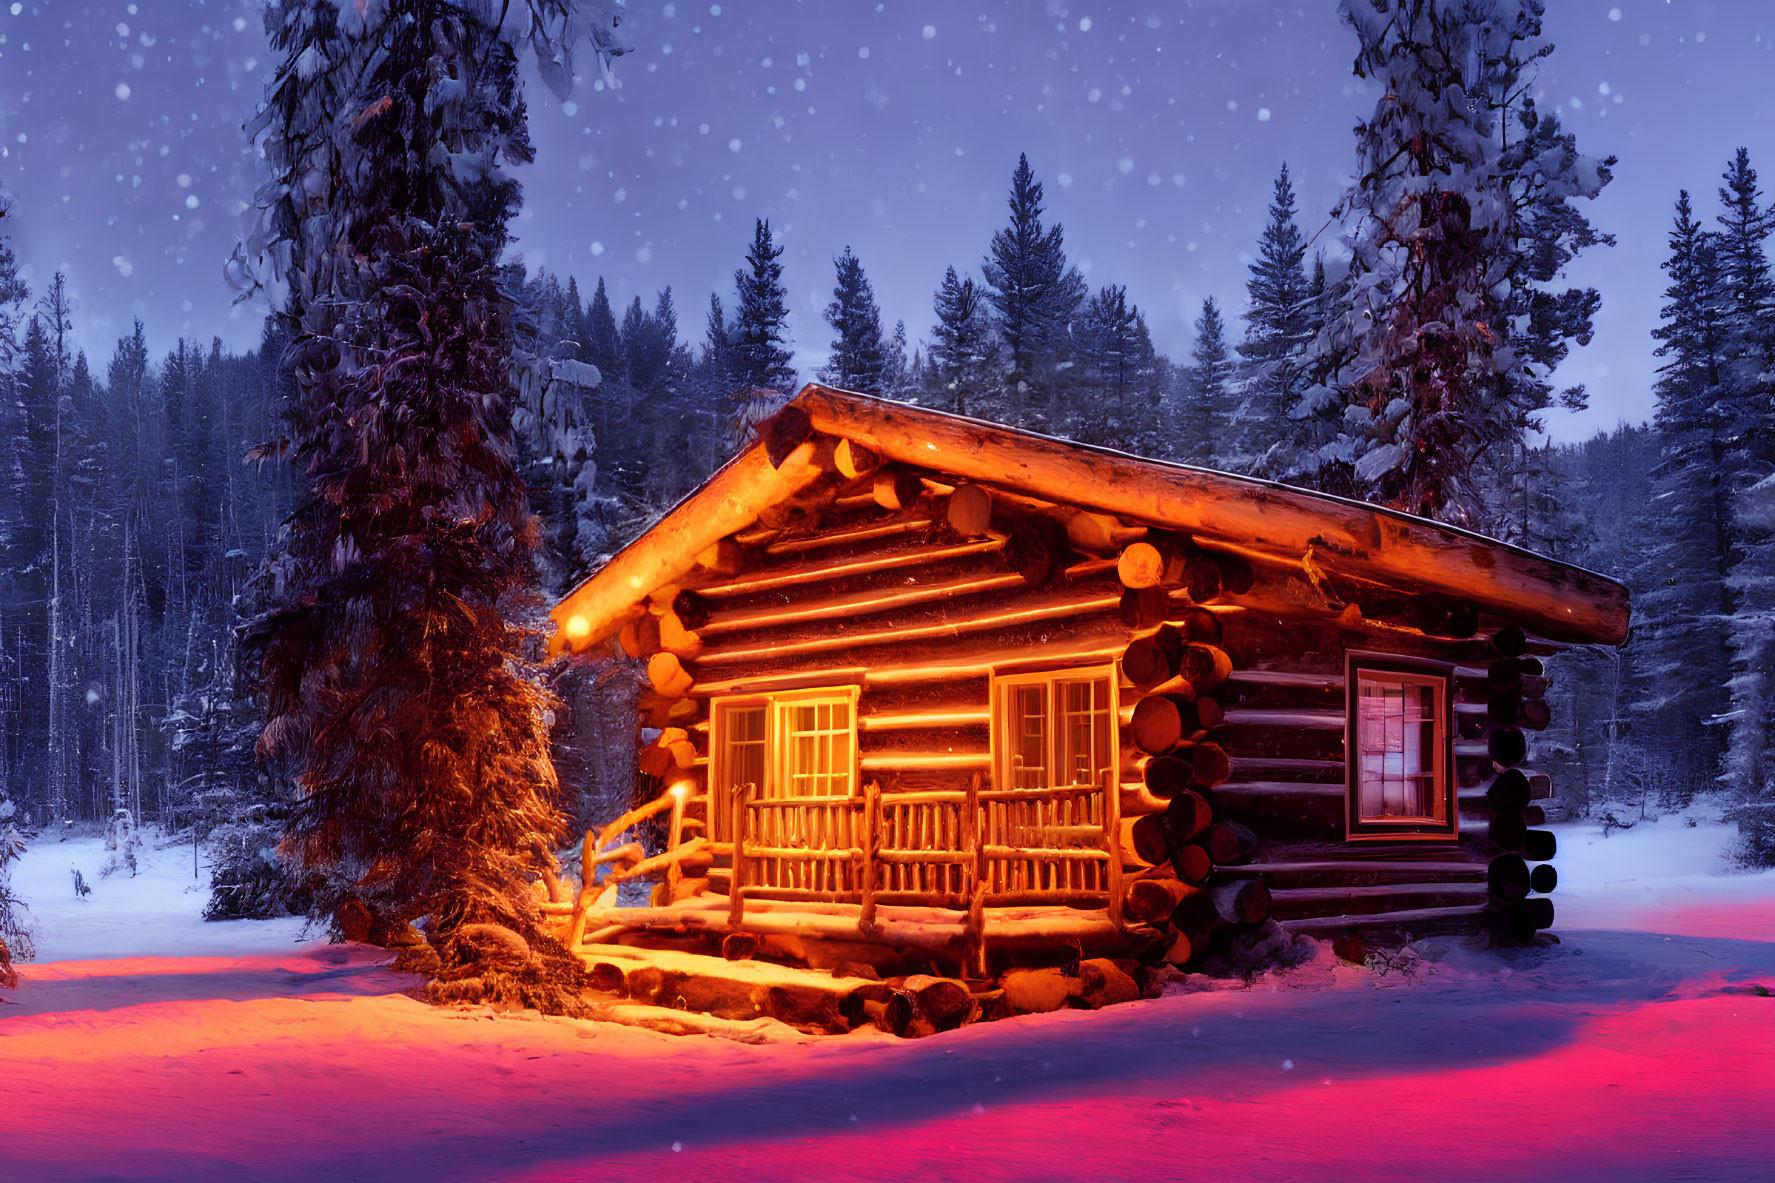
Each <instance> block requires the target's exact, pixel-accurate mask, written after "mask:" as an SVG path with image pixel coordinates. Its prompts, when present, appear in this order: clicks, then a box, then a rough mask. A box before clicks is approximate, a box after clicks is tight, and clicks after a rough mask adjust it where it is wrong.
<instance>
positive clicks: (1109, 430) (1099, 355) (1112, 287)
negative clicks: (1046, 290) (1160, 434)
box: [1077, 284, 1151, 448]
mask: <svg viewBox="0 0 1775 1183" xmlns="http://www.w3.org/2000/svg"><path fill="white" fill-rule="evenodd" d="M1139 318H1140V310H1139V309H1138V308H1137V307H1135V306H1134V305H1133V304H1131V303H1129V301H1128V289H1127V288H1126V287H1124V286H1122V285H1121V284H1109V285H1107V286H1105V287H1102V288H1099V289H1098V291H1097V294H1096V295H1094V296H1092V297H1091V299H1090V300H1089V301H1088V302H1087V303H1086V304H1085V308H1084V311H1083V313H1082V314H1081V315H1080V318H1079V321H1080V324H1079V349H1078V353H1077V356H1078V359H1079V360H1080V361H1081V362H1082V363H1083V365H1084V370H1085V374H1084V376H1085V380H1086V382H1087V383H1088V388H1089V389H1090V390H1091V392H1092V397H1091V398H1090V399H1088V400H1087V402H1086V405H1087V407H1088V409H1087V410H1085V411H1083V412H1082V413H1081V414H1080V415H1079V417H1078V421H1077V422H1078V428H1079V429H1080V430H1079V431H1078V437H1079V438H1080V439H1082V440H1084V441H1085V442H1086V443H1093V444H1105V445H1108V446H1110V447H1118V448H1125V447H1127V446H1128V443H1129V440H1128V437H1129V432H1130V430H1131V429H1132V428H1135V427H1143V426H1144V425H1145V423H1147V422H1150V419H1143V418H1142V417H1140V416H1130V414H1129V411H1130V409H1131V408H1130V407H1129V405H1128V402H1129V388H1130V386H1131V384H1132V382H1133V379H1134V374H1135V370H1136V367H1137V365H1138V363H1139V357H1138V347H1137V339H1136V332H1135V326H1136V324H1137V322H1138V321H1139ZM1150 347H1151V343H1150V341H1149V342H1148V348H1149V349H1150Z"/></svg>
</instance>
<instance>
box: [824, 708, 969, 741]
mask: <svg viewBox="0 0 1775 1183" xmlns="http://www.w3.org/2000/svg"><path fill="white" fill-rule="evenodd" d="M991 721H992V712H991V710H990V709H989V708H987V707H985V706H980V707H956V708H951V709H941V708H937V709H932V710H926V711H918V710H901V711H893V712H884V713H882V714H878V715H870V714H863V713H862V712H860V711H859V712H858V716H857V728H858V730H860V731H862V732H864V733H865V734H867V733H869V732H874V731H904V730H911V729H922V728H927V727H939V728H956V727H984V726H986V725H987V724H989V723H990V722H991Z"/></svg>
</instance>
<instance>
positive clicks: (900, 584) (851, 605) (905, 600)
mask: <svg viewBox="0 0 1775 1183" xmlns="http://www.w3.org/2000/svg"><path fill="white" fill-rule="evenodd" d="M1023 586H1024V583H1023V577H1022V576H1020V575H1018V574H1017V573H1016V572H1003V571H987V572H980V571H977V570H976V571H972V572H969V573H967V574H963V575H960V576H956V577H954V578H948V579H940V580H935V581H932V582H912V583H908V582H907V581H906V580H905V579H904V578H900V579H898V580H896V581H895V582H893V583H891V584H889V585H888V586H884V587H871V588H864V589H862V590H860V591H854V592H847V593H845V594H842V595H835V596H830V597H827V598H819V599H806V600H789V601H787V602H779V603H770V604H761V605H754V604H748V605H746V606H743V607H737V608H730V609H725V610H722V609H717V610H715V611H712V612H710V613H709V618H708V622H707V623H706V624H705V625H703V627H702V628H701V630H700V633H701V635H702V637H703V639H704V641H705V643H707V642H708V641H709V640H711V639H713V638H715V637H720V636H724V635H726V634H729V633H736V632H746V631H749V630H752V629H759V628H775V627H781V626H786V625H792V624H805V623H808V622H810V621H816V620H848V619H851V618H854V617H859V616H871V615H874V614H877V613H881V612H891V611H894V610H896V609H904V608H910V607H914V606H916V605H919V604H933V603H934V604H947V603H950V602H952V601H954V600H957V599H960V598H963V597H966V596H976V595H991V594H994V593H1004V592H1008V591H1011V590H1014V589H1016V588H1021V587H1023Z"/></svg>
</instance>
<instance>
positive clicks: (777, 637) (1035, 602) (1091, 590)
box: [697, 583, 1119, 667]
mask: <svg viewBox="0 0 1775 1183" xmlns="http://www.w3.org/2000/svg"><path fill="white" fill-rule="evenodd" d="M1118 602H1119V601H1118V595H1117V593H1116V592H1114V591H1106V590H1102V589H1100V588H1099V587H1098V586H1096V585H1093V584H1089V583H1087V584H1084V585H1082V586H1080V585H1071V584H1066V585H1061V586H1059V587H1054V588H1046V589H1042V590H1040V591H1031V592H1028V593H1026V594H1024V595H1021V596H1015V597H1008V596H994V597H992V598H991V599H990V600H988V601H985V602H982V603H981V604H979V605H978V606H973V607H962V606H959V605H957V604H955V603H954V601H953V600H950V601H947V602H943V603H938V604H936V605H934V606H932V607H930V608H928V609H925V610H923V611H918V612H914V613H912V614H910V615H907V616H904V617H901V618H898V619H888V620H879V621H871V622H870V623H869V625H868V626H867V627H857V628H846V627H844V626H843V625H842V624H836V625H835V624H834V623H833V622H831V621H823V622H814V623H812V624H806V625H802V626H800V627H797V628H793V629H780V628H769V629H761V630H757V631H756V632H754V633H750V634H746V635H745V636H743V637H731V636H730V637H726V638H722V639H715V640H709V641H706V642H705V643H704V645H703V652H702V653H701V655H700V656H699V657H698V659H697V660H698V664H699V665H700V666H705V667H714V666H719V665H735V664H741V663H750V662H756V661H760V660H766V659H779V660H780V659H783V658H787V657H792V656H795V655H799V654H810V653H825V652H829V651H832V650H839V649H854V648H858V647H861V646H868V645H878V646H906V647H908V648H912V647H914V646H916V644H917V643H918V642H920V641H927V640H932V639H938V638H949V637H958V636H963V635H966V634H969V633H975V632H988V631H991V630H995V629H1011V628H1020V627H1025V626H1028V625H1032V624H1035V623H1038V622H1042V621H1055V620H1060V621H1077V620H1085V619H1090V618H1094V617H1098V616H1104V617H1107V614H1108V613H1109V612H1110V611H1111V610H1113V609H1114V608H1115V607H1116V606H1117V603H1118Z"/></svg>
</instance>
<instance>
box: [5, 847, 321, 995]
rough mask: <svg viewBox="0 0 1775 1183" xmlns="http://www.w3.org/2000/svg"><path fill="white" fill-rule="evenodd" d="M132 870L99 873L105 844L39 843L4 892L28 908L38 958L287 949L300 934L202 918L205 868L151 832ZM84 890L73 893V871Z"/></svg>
mask: <svg viewBox="0 0 1775 1183" xmlns="http://www.w3.org/2000/svg"><path fill="white" fill-rule="evenodd" d="M141 837H142V846H141V849H140V851H139V852H138V853H137V856H136V874H135V875H134V876H133V877H132V876H131V875H130V874H129V872H128V871H127V870H121V871H116V872H113V873H112V874H110V875H105V874H104V869H105V865H106V860H107V858H108V857H109V853H110V852H108V851H106V849H105V843H104V840H103V839H101V838H97V837H91V836H82V837H75V838H69V839H68V840H67V841H65V842H57V841H55V840H54V839H53V838H39V839H37V840H36V841H34V842H33V843H32V844H31V845H30V846H28V847H26V849H25V855H24V858H22V859H21V860H19V863H18V865H17V866H16V867H14V868H13V872H12V890H13V893H14V894H15V895H17V896H18V897H19V898H21V899H23V900H24V901H25V902H26V903H27V904H28V905H29V907H30V914H29V919H30V921H31V923H32V927H33V928H34V930H35V932H34V936H35V939H36V942H37V960H38V961H40V962H47V961H66V960H87V959H91V958H96V957H140V956H172V957H183V956H191V955H211V954H218V955H226V954H240V953H257V952H271V951H274V950H275V951H287V950H289V949H291V948H292V947H293V946H294V944H295V942H296V941H298V940H299V939H300V938H301V934H302V921H301V920H299V919H295V918H291V919H288V920H278V921H256V920H230V921H221V922H217V923H213V924H208V923H205V922H204V919H203V906H204V904H205V903H206V902H207V901H208V899H209V887H210V869H209V865H208V863H207V862H203V861H202V860H201V859H199V860H198V867H197V869H196V870H195V871H194V870H193V858H192V852H191V847H190V846H189V845H186V844H177V845H174V844H169V842H168V840H167V839H166V838H165V837H163V836H162V835H160V834H159V833H158V832H157V831H154V830H149V831H146V832H144V833H143V834H142V835H141ZM76 870H77V871H79V872H80V874H81V876H82V877H83V878H84V879H85V880H86V884H87V886H88V887H90V888H91V889H92V893H91V894H90V895H88V896H86V897H84V898H82V897H79V896H76V895H75V894H74V876H73V872H74V871H76Z"/></svg>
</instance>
